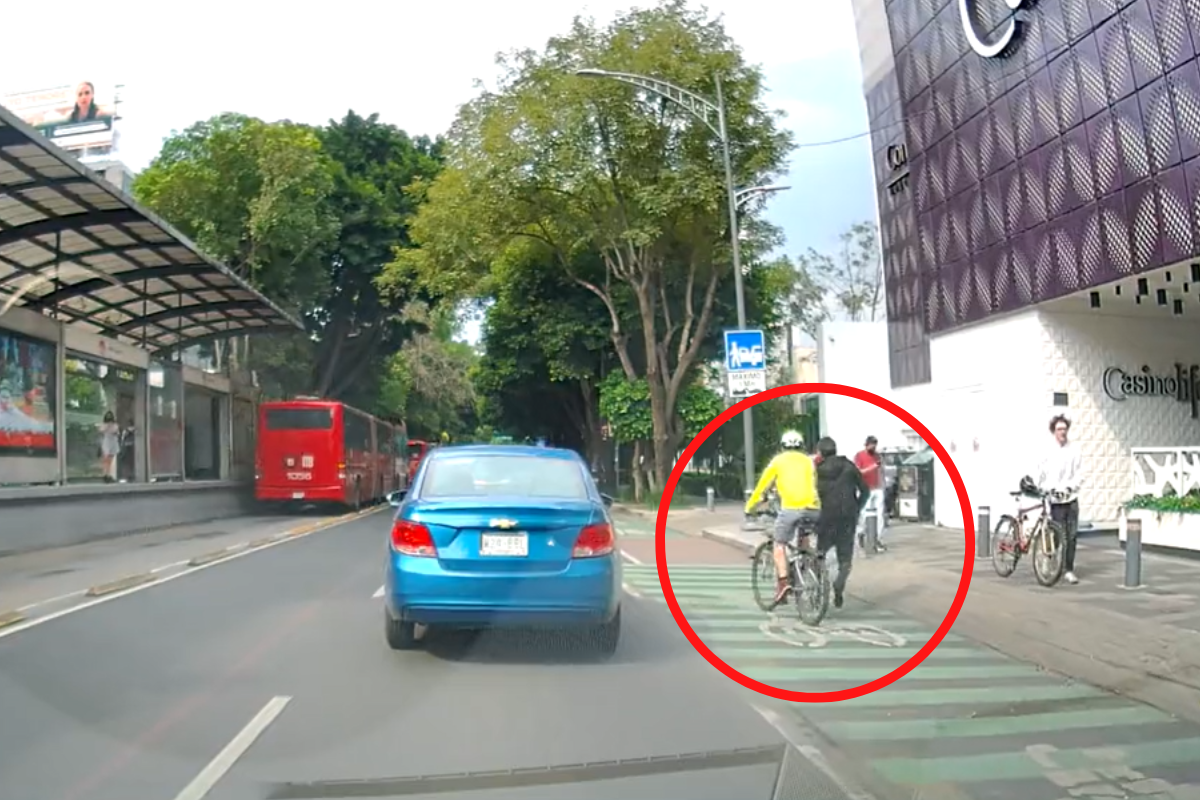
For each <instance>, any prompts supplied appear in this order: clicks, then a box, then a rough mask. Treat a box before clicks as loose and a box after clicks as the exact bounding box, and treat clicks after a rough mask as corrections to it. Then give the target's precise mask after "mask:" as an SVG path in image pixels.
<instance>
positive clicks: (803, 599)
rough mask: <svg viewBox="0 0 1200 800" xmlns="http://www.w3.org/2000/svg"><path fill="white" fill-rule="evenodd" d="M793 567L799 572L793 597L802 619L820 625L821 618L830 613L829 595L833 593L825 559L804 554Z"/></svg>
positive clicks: (810, 623) (804, 621) (809, 623)
mask: <svg viewBox="0 0 1200 800" xmlns="http://www.w3.org/2000/svg"><path fill="white" fill-rule="evenodd" d="M793 569H796V570H798V573H799V574H797V575H796V584H795V586H796V588H795V591H793V592H792V597H793V599H794V600H795V603H796V611H797V613H798V614H799V615H800V621H801V622H803V623H804V624H805V625H812V626H816V625H820V624H821V620H823V619H825V615H826V614H828V613H829V595H830V594H832V593H833V587H832V585H831V582H830V580H829V569H828V567H826V566H825V560H824V559H819V558H816V557H815V556H812V555H804V556H802V557H801V558H800V559H799V560H798V561H796V562H793Z"/></svg>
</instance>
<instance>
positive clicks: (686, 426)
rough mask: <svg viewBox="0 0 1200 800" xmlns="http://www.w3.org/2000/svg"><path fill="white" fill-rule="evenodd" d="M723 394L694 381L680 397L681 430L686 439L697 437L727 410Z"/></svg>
mask: <svg viewBox="0 0 1200 800" xmlns="http://www.w3.org/2000/svg"><path fill="white" fill-rule="evenodd" d="M724 406H725V400H724V398H722V397H721V395H719V394H717V393H716V392H714V391H713V390H712V389H710V388H708V387H707V386H704V385H702V384H699V383H693V384H692V385H691V386H689V387H688V388H687V389H685V390H684V391H683V392H682V394H681V395H680V397H679V409H678V412H679V419H680V422H681V423H682V430H681V431H680V432H681V433H682V435H683V438H684V439H685V440H686V441H691V440H692V439H694V438H695V437H696V435H697V434H698V433H700V431H702V430H703V429H704V426H705V425H707V424H708V423H710V422H712V421H713V420H714V419H716V418H717V417H718V416H719V415H720V414H721V412H722V411H724V410H725V408H724Z"/></svg>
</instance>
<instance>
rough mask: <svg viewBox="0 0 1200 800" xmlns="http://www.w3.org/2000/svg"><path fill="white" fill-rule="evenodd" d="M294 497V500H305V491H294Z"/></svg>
mask: <svg viewBox="0 0 1200 800" xmlns="http://www.w3.org/2000/svg"><path fill="white" fill-rule="evenodd" d="M292 499H293V500H303V499H304V492H292Z"/></svg>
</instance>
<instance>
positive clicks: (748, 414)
mask: <svg viewBox="0 0 1200 800" xmlns="http://www.w3.org/2000/svg"><path fill="white" fill-rule="evenodd" d="M716 84H717V128H718V129H719V131H720V133H718V134H717V136H718V137H720V139H721V157H722V160H723V161H724V162H725V189H726V191H727V192H728V203H727V205H728V206H729V243H730V245H731V246H732V247H733V251H732V252H733V291H734V294H735V296H736V298H737V321H738V329H739V330H745V329H746V288H745V287H744V286H743V285H742V237H741V230H740V229H739V225H738V201H737V188H736V187H735V186H734V183H733V159H732V157H731V156H730V153H729V131H728V130H727V128H726V127H725V93H724V92H723V91H722V90H721V76H720V75H717V76H716ZM752 411H753V409H750V408H747V409H746V410H745V411H743V412H742V437H743V439H744V440H745V447H744V450H743V452H744V453H745V457H746V464H745V467H746V486H745V490H744V494H745V497H746V499H747V500H749V499H750V494H751V493H752V492H753V491H754V484H755V483H756V480H755V477H754V475H755V469H754V415H753V413H752Z"/></svg>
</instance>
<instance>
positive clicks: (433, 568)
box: [384, 552, 621, 627]
mask: <svg viewBox="0 0 1200 800" xmlns="http://www.w3.org/2000/svg"><path fill="white" fill-rule="evenodd" d="M389 555H390V559H391V560H390V564H389V568H388V574H387V584H386V586H385V590H384V596H385V598H386V603H387V607H388V612H389V613H390V614H391V615H392V617H393V618H395V619H401V620H404V621H407V622H418V623H421V624H425V625H445V626H452V627H524V626H552V627H555V626H573V625H588V624H596V623H603V622H608V621H609V620H611V619H612V618H613V617H614V616H615V615H616V613H617V609H618V608H619V607H620V601H621V569H620V561H619V559H620V556H617V555H614V556H613V557H611V558H585V559H576V560H572V561H571V562H570V564H569V565H568V566H567V567H566V568H565V569H563V570H561V571H559V572H553V573H545V572H542V573H526V574H520V573H515V574H514V573H475V572H448V571H446V570H445V569H443V568H442V567H441V566H440V565H439V563H438V561H437V559H434V558H413V557H410V556H401V555H398V554H396V553H394V552H392V553H390V554H389Z"/></svg>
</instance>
